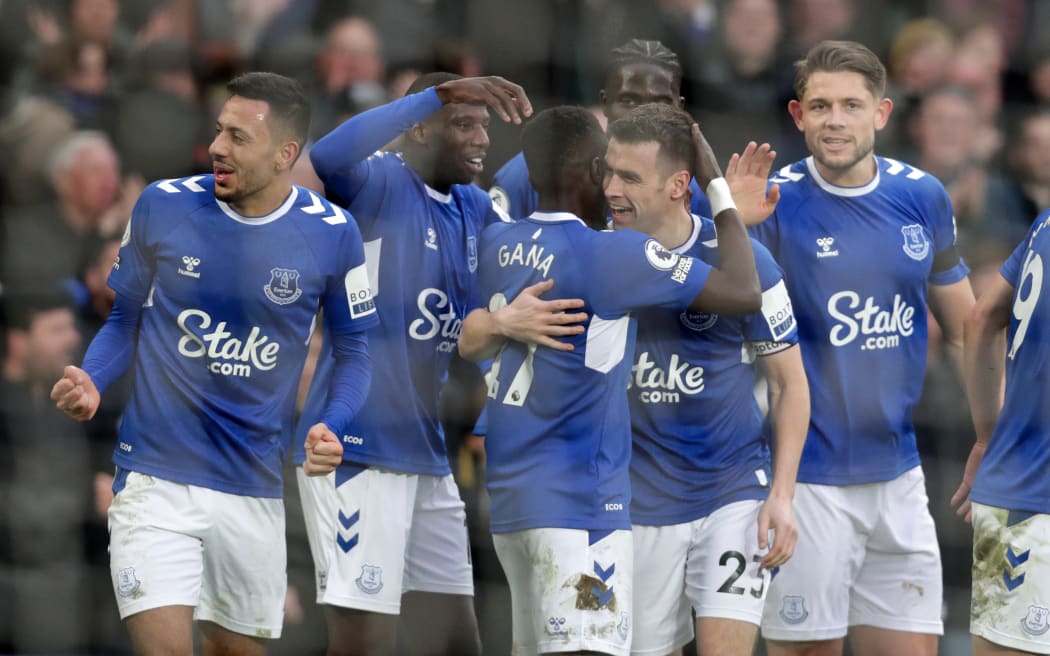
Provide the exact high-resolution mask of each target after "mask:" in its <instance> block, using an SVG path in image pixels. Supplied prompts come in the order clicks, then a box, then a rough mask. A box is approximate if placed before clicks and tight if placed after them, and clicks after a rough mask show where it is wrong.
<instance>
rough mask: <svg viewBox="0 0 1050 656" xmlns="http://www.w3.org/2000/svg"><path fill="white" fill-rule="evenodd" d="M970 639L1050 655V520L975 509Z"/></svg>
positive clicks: (975, 505)
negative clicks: (978, 637) (979, 638)
mask: <svg viewBox="0 0 1050 656" xmlns="http://www.w3.org/2000/svg"><path fill="white" fill-rule="evenodd" d="M970 633H972V634H974V635H976V636H980V637H982V638H984V639H985V640H987V641H989V642H994V643H995V644H997V645H1002V646H1004V647H1009V648H1011V649H1019V650H1021V651H1026V652H1032V653H1034V654H1050V515H1042V514H1033V513H1022V512H1018V511H1009V510H1006V509H1005V508H996V507H993V506H985V505H982V504H979V503H975V504H973V600H972V603H971V604H970Z"/></svg>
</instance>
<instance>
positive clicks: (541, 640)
mask: <svg viewBox="0 0 1050 656" xmlns="http://www.w3.org/2000/svg"><path fill="white" fill-rule="evenodd" d="M592 540H594V542H593V543H592ZM492 541H493V543H494V544H495V547H496V555H497V556H498V557H499V562H500V564H501V565H502V566H503V571H504V573H505V574H506V575H507V582H508V583H509V584H510V601H511V617H512V622H511V629H512V634H513V639H514V647H513V650H512V652H513V653H514V654H516V655H521V656H524V655H526V654H539V653H544V654H546V653H554V652H567V651H593V652H597V653H601V654H614V655H616V656H626V655H627V654H629V653H630V651H631V633H632V631H631V586H632V583H633V579H632V570H633V562H632V561H633V548H632V544H631V532H630V531H612V532H609V531H584V530H577V529H570V528H535V529H528V530H525V531H516V532H513V533H496V534H494V535H493V536H492Z"/></svg>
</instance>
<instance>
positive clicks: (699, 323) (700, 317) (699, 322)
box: [679, 310, 718, 332]
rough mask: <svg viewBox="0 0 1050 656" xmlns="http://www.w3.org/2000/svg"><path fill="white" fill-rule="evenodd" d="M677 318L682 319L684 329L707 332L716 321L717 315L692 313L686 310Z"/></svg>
mask: <svg viewBox="0 0 1050 656" xmlns="http://www.w3.org/2000/svg"><path fill="white" fill-rule="evenodd" d="M679 316H680V318H681V319H682V324H683V325H685V327H686V328H688V329H690V330H695V331H697V332H699V331H701V330H707V329H708V328H710V327H711V326H713V325H715V322H717V321H718V315H717V314H712V313H710V312H693V311H692V310H686V311H685V312H683V313H682V314H681V315H679Z"/></svg>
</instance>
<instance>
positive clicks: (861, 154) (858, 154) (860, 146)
mask: <svg viewBox="0 0 1050 656" xmlns="http://www.w3.org/2000/svg"><path fill="white" fill-rule="evenodd" d="M823 136H824V135H817V136H815V137H814V138H813V140H812V141H809V140H808V139H807V144H806V145H807V146H809V152H810V153H811V154H812V155H813V158H814V159H815V160H817V162H818V163H819V164H820V165H821V166H823V167H824V168H826V169H827V170H829V171H834V172H835V173H846V172H848V171H852V170H853V168H854V167H855V166H857V165H858V164H859V163H860V162H863V161H865V160H867V159H868V158H870V157H871V154H872V153H873V152H874V149H875V140H874V138H871V139H867V140H861V139H854V141H853V143H854V144H856V146H855V149H854V151H853V156H852V157H850V158H849V159H843V157H845V156H846V155H845V154H844V153H837V154H836V155H835V157H834V159H832V158H831V157H828V156H827V155H825V152H824V149H823V144H822V143H821V138H822V137H823Z"/></svg>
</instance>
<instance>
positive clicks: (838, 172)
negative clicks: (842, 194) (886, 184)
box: [813, 153, 878, 187]
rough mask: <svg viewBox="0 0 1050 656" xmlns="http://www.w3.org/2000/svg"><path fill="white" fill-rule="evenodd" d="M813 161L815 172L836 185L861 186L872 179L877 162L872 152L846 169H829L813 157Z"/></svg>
mask: <svg viewBox="0 0 1050 656" xmlns="http://www.w3.org/2000/svg"><path fill="white" fill-rule="evenodd" d="M813 162H814V164H816V166H817V172H818V173H820V177H822V178H824V180H825V181H826V182H829V183H831V184H833V185H835V186H836V187H863V186H864V185H866V184H868V183H869V182H871V181H872V180H874V179H875V174H876V173H877V172H878V164H877V163H876V162H875V155H874V154H873V153H868V154H867V155H866V156H865V157H863V158H862V159H861V160H860V161H859V162H857V163H856V164H854V165H853V166H851V167H849V168H848V169H830V168H828V167H826V166H824V165H823V164H821V163H820V160H818V159H817V158H815V157H814V158H813Z"/></svg>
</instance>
